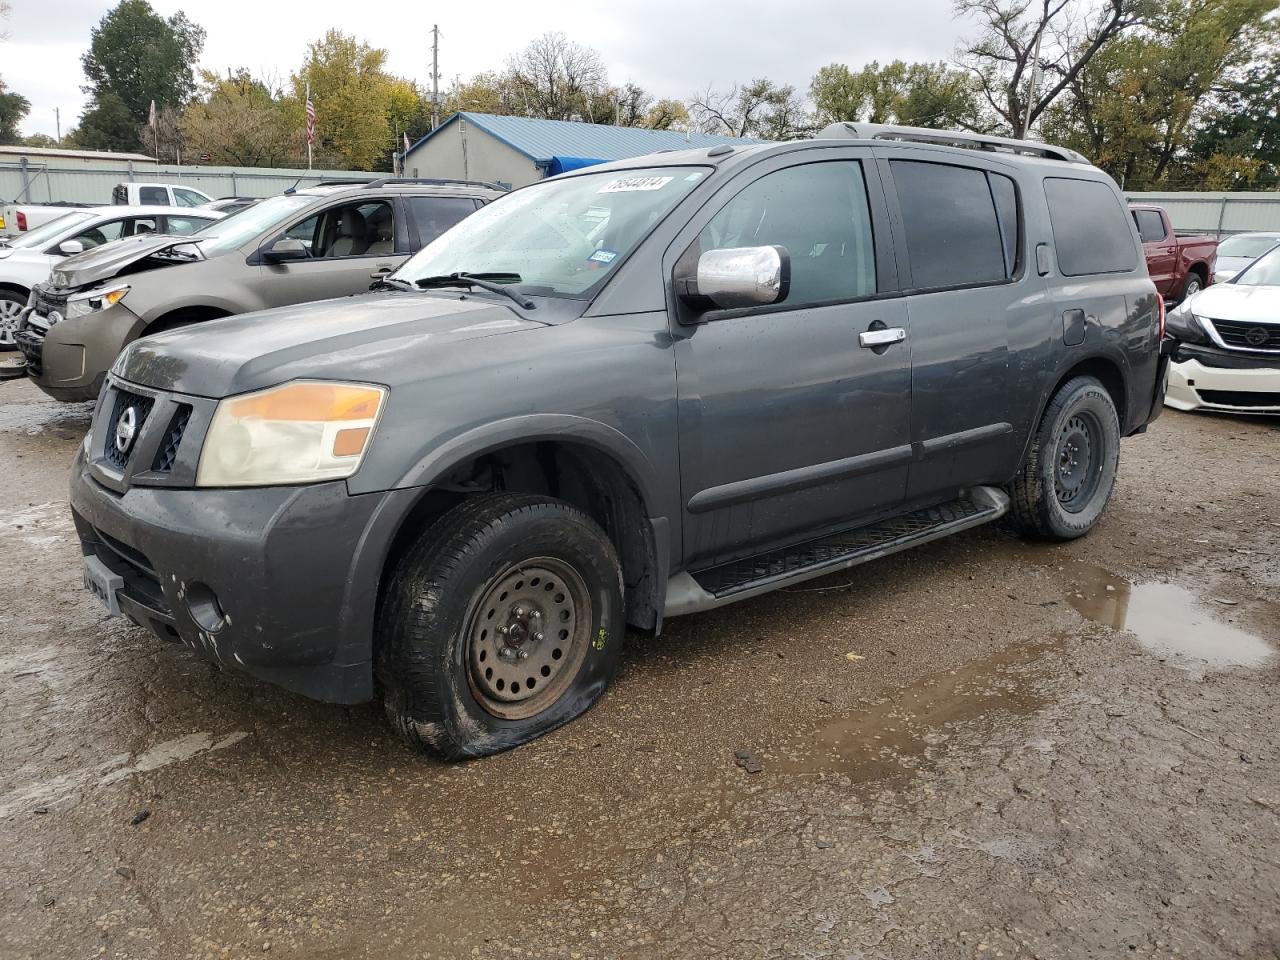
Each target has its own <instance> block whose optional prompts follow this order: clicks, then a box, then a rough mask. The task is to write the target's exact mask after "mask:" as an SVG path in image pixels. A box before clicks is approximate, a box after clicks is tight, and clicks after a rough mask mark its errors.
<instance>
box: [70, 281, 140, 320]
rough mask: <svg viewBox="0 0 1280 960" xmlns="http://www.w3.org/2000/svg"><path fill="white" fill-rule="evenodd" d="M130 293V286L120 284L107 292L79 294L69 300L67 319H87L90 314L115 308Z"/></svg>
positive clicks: (92, 291) (106, 290)
mask: <svg viewBox="0 0 1280 960" xmlns="http://www.w3.org/2000/svg"><path fill="white" fill-rule="evenodd" d="M128 292H129V285H128V284H127V283H120V284H116V286H114V287H108V288H107V289H105V290H90V291H88V292H87V293H77V294H76V295H75V296H74V297H70V298H68V300H67V319H68V320H74V319H75V318H76V317H87V316H88V315H89V314H91V313H95V312H97V311H98V310H102V309H103V308H104V307H112V306H115V305H116V304H117V303H119V302H120V301H121V300H123V299H124V295H125V294H126V293H128Z"/></svg>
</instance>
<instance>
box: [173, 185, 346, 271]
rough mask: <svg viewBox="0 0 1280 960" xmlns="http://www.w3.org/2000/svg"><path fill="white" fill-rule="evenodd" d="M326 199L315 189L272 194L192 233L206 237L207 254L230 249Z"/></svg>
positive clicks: (198, 237) (194, 236) (202, 246)
mask: <svg viewBox="0 0 1280 960" xmlns="http://www.w3.org/2000/svg"><path fill="white" fill-rule="evenodd" d="M321 199H323V198H322V197H318V196H316V195H315V194H311V193H288V194H281V195H280V196H278V197H268V198H267V199H266V200H262V201H260V202H258V203H255V204H254V205H253V206H252V207H245V208H244V209H243V210H237V211H236V212H235V213H231V214H228V215H227V216H225V217H223V218H222V219H221V220H215V221H214V222H213V223H211V224H209V225H208V226H207V227H205V228H204V229H203V230H197V231H196V232H195V233H194V234H192V239H193V240H203V241H204V242H203V243H201V244H200V252H201V253H203V254H204V255H205V256H206V257H210V256H214V255H216V254H220V253H226V252H227V251H228V250H234V249H235V248H236V247H239V246H241V245H243V244H245V243H248V242H249V241H250V240H252V239H253V238H254V237H256V236H257V235H258V234H260V233H262V232H263V231H264V230H269V229H270V228H271V227H273V226H275V225H276V224H278V223H282V222H283V221H285V220H287V219H288V218H289V217H290V216H291V215H293V214H294V213H296V212H297V211H299V210H301V209H302V208H303V207H306V206H309V205H310V204H313V203H315V202H317V201H318V200H321Z"/></svg>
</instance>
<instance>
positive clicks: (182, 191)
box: [0, 181, 215, 237]
mask: <svg viewBox="0 0 1280 960" xmlns="http://www.w3.org/2000/svg"><path fill="white" fill-rule="evenodd" d="M214 202H215V201H214V199H213V198H212V197H211V196H209V195H208V194H207V193H205V192H204V191H202V190H196V189H195V188H194V187H184V186H179V185H176V184H171V183H136V182H133V181H129V182H127V183H118V184H116V185H115V187H114V188H113V189H112V191H111V203H112V204H114V205H116V206H126V207H205V206H208V205H209V204H212V203H214ZM95 206H102V205H101V204H85V203H25V204H20V203H11V204H6V205H5V206H4V207H0V237H20V236H22V235H23V234H25V233H28V232H29V231H32V230H35V229H36V228H37V227H40V226H43V225H44V224H46V223H49V222H51V221H53V220H56V219H58V218H59V217H61V216H63V215H64V214H66V213H67V212H68V211H69V210H76V209H82V208H85V207H90V208H92V207H95Z"/></svg>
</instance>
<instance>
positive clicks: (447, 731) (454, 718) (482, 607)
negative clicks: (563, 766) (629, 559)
mask: <svg viewBox="0 0 1280 960" xmlns="http://www.w3.org/2000/svg"><path fill="white" fill-rule="evenodd" d="M622 633H623V618H622V575H621V571H620V568H619V566H618V560H617V556H616V554H615V552H614V549H613V545H612V544H611V543H610V542H609V539H608V537H607V536H606V535H605V533H604V531H603V530H601V529H600V528H599V526H597V525H596V523H595V522H594V521H593V520H592V519H591V518H590V517H588V516H587V515H586V514H584V513H582V512H581V511H580V510H578V509H577V508H575V507H572V506H570V505H569V504H566V503H562V502H559V501H556V500H550V499H546V498H542V497H531V496H524V495H507V494H494V495H484V496H480V497H475V498H472V499H470V500H467V501H465V502H464V503H463V504H462V505H460V506H458V507H456V508H455V509H454V510H452V511H450V512H449V513H447V514H445V515H444V517H442V518H441V519H440V520H438V521H437V522H436V523H435V524H434V525H433V526H432V527H431V528H430V529H429V530H427V532H426V533H425V534H424V535H423V537H422V538H421V539H420V540H419V541H418V543H416V544H415V545H414V546H413V547H412V548H411V549H410V550H409V551H408V552H407V553H406V554H405V556H404V557H403V558H402V560H401V561H400V563H399V564H398V565H397V567H396V569H395V572H394V573H393V574H392V578H391V580H390V582H389V583H388V585H387V588H386V591H385V594H384V598H383V603H382V607H381V610H380V612H379V621H378V636H377V643H378V676H379V681H380V683H381V685H382V687H383V690H384V698H383V702H384V705H385V708H386V711H387V716H388V718H389V719H390V720H391V723H392V725H393V726H394V727H395V728H396V730H397V731H398V732H399V733H400V734H401V736H403V737H404V738H405V739H406V740H407V741H408V742H409V743H410V744H411V745H412V746H414V747H415V748H417V749H419V750H423V751H426V752H428V753H432V754H435V755H437V756H440V757H444V758H446V759H458V758H462V757H476V756H483V755H485V754H490V753H497V752H498V751H500V750H505V749H507V748H509V747H514V746H516V745H518V744H521V743H525V742H527V741H529V740H532V739H534V738H535V737H538V736H541V735H542V734H543V733H546V732H548V731H549V730H553V729H555V728H556V727H558V726H560V725H562V724H564V723H566V722H568V721H569V720H572V719H573V718H574V717H576V716H578V715H579V714H580V713H582V712H583V711H584V710H586V709H587V708H588V707H589V706H591V704H592V703H594V702H595V701H596V699H597V698H598V697H599V696H600V694H601V693H603V692H604V689H605V687H606V686H607V685H608V683H609V681H610V680H611V679H612V678H613V675H614V673H615V672H616V671H617V667H618V663H619V655H620V652H621V645H622V644H621V641H622Z"/></svg>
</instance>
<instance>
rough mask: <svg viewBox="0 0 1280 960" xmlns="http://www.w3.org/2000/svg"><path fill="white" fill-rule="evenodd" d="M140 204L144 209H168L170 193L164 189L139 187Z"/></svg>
mask: <svg viewBox="0 0 1280 960" xmlns="http://www.w3.org/2000/svg"><path fill="white" fill-rule="evenodd" d="M138 202H139V203H141V204H142V205H143V206H144V207H167V206H168V205H169V191H167V190H165V188H164V187H139V188H138Z"/></svg>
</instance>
